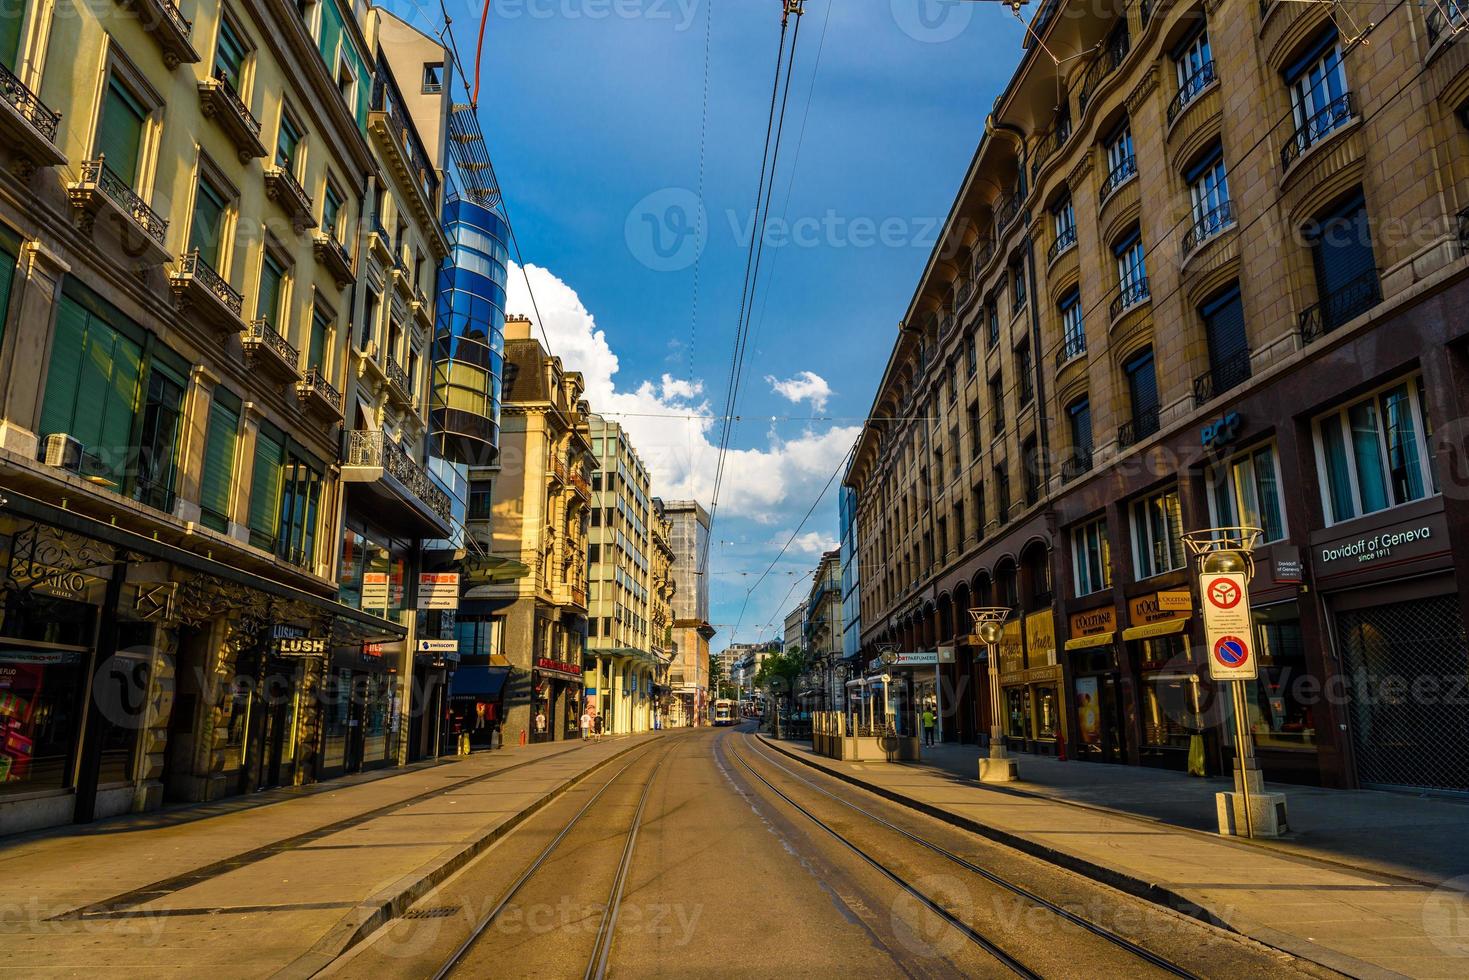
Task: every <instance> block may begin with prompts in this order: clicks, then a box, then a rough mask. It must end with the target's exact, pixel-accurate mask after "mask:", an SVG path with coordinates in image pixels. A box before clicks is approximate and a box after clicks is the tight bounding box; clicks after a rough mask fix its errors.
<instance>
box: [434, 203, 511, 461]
mask: <svg viewBox="0 0 1469 980" xmlns="http://www.w3.org/2000/svg"><path fill="white" fill-rule="evenodd" d="M444 227H445V229H446V230H447V231H448V234H449V241H450V242H452V243H453V253H452V254H451V255H450V257H449V260H448V261H447V262H445V263H444V265H443V266H442V267H441V268H440V269H439V289H438V296H439V298H438V315H437V317H436V318H435V325H434V346H433V359H434V387H433V402H432V405H431V410H430V411H431V426H432V432H433V439H434V449H435V454H436V455H439V456H442V457H443V458H445V459H447V460H450V461H452V462H455V463H460V464H465V465H471V466H484V465H488V464H490V463H493V462H495V459H496V457H497V456H498V455H499V451H500V449H499V447H500V379H501V376H502V373H503V366H504V360H505V332H504V331H505V282H506V263H507V261H508V257H509V252H508V250H507V248H506V242H508V241H509V238H510V235H509V229H508V226H507V225H506V224H505V219H504V218H503V217H501V216H500V215H499V214H498V213H496V212H495V211H493V210H491V209H489V208H486V207H482V206H480V205H478V204H475V203H473V202H471V201H468V200H465V199H464V198H461V197H458V196H457V195H455V196H451V197H450V198H449V199H448V201H447V203H446V204H445V205H444Z"/></svg>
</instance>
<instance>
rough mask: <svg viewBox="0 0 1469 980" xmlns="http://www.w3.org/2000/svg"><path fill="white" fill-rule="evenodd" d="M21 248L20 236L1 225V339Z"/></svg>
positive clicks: (3, 334) (3, 333)
mask: <svg viewBox="0 0 1469 980" xmlns="http://www.w3.org/2000/svg"><path fill="white" fill-rule="evenodd" d="M20 248H21V239H20V236H18V235H16V234H15V233H13V232H12V231H11V230H10V229H9V228H6V227H5V226H4V225H0V337H4V336H5V316H6V313H7V312H8V311H9V309H10V292H11V290H12V289H13V288H14V286H15V270H16V267H17V265H18V264H19V260H18V258H17V257H18V256H19V255H20Z"/></svg>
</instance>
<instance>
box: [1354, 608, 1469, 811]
mask: <svg viewBox="0 0 1469 980" xmlns="http://www.w3.org/2000/svg"><path fill="white" fill-rule="evenodd" d="M1336 626H1337V636H1338V642H1339V644H1340V646H1341V654H1342V668H1343V670H1344V671H1345V673H1346V675H1347V676H1346V681H1347V686H1348V690H1350V692H1351V702H1350V704H1349V706H1348V717H1349V719H1350V723H1351V729H1352V747H1353V750H1354V754H1355V756H1356V764H1357V779H1358V780H1359V781H1360V782H1361V783H1362V784H1363V785H1365V786H1382V787H1388V788H1408V789H1430V790H1450V791H1457V792H1463V791H1466V790H1469V704H1466V703H1465V699H1463V698H1452V697H1442V696H1440V697H1433V698H1425V697H1422V696H1415V693H1414V691H1413V684H1412V681H1411V678H1422V677H1429V678H1435V679H1439V680H1440V683H1441V685H1442V686H1441V687H1440V688H1439V690H1440V691H1441V692H1447V691H1448V690H1449V689H1450V688H1452V689H1455V690H1463V686H1464V678H1465V675H1466V673H1469V643H1466V638H1465V632H1464V621H1463V617H1462V616H1461V615H1460V612H1459V600H1458V597H1457V596H1453V595H1442V596H1433V597H1431V598H1427V599H1415V600H1411V601H1407V602H1395V603H1391V604H1388V605H1381V606H1372V607H1369V608H1366V609H1355V610H1352V611H1350V612H1345V611H1344V612H1339V613H1337V616H1336ZM1389 678H1399V679H1402V678H1407V679H1410V680H1408V682H1407V683H1405V684H1389V683H1387V680H1388V679H1389Z"/></svg>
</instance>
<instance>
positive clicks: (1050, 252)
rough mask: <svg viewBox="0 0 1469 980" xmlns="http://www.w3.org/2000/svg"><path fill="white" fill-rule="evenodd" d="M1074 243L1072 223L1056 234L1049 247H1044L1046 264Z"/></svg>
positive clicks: (1074, 234) (1074, 235)
mask: <svg viewBox="0 0 1469 980" xmlns="http://www.w3.org/2000/svg"><path fill="white" fill-rule="evenodd" d="M1075 244H1076V226H1075V225H1072V226H1071V227H1070V228H1067V229H1066V230H1065V231H1063V232H1061V233H1060V234H1058V235H1057V236H1056V238H1055V240H1054V241H1052V242H1051V247H1050V248H1048V249H1046V264H1047V265H1049V264H1050V263H1052V262H1054V261H1056V256H1058V255H1060V254H1061V253H1062V252H1065V251H1066V250H1067V249H1069V248H1071V246H1073V245H1075Z"/></svg>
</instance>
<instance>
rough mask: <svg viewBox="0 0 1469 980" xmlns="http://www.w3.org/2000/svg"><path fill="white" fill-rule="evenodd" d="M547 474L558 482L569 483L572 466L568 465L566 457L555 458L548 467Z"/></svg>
mask: <svg viewBox="0 0 1469 980" xmlns="http://www.w3.org/2000/svg"><path fill="white" fill-rule="evenodd" d="M546 475H547V476H549V477H551V478H552V479H553V480H555V481H556V482H557V483H562V484H565V483H568V482H570V480H571V468H570V467H568V466H567V465H566V460H564V459H553V460H551V465H550V466H549V467H547V468H546Z"/></svg>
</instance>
